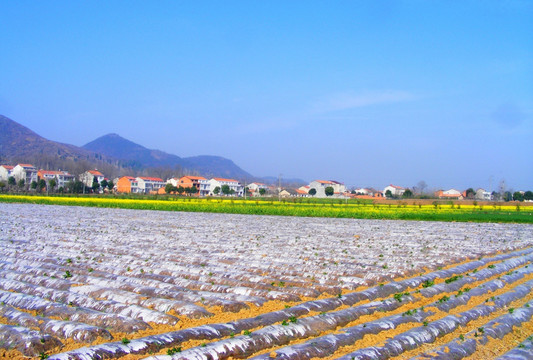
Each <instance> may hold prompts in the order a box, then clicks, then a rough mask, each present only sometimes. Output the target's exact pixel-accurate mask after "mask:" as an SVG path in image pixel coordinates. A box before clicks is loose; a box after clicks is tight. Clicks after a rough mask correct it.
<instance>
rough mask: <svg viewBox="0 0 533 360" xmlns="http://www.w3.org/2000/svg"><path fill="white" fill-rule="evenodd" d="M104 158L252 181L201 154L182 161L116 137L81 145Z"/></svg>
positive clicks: (226, 161) (230, 166) (231, 164)
mask: <svg viewBox="0 0 533 360" xmlns="http://www.w3.org/2000/svg"><path fill="white" fill-rule="evenodd" d="M83 148H84V149H87V150H91V151H94V152H97V153H99V154H102V155H104V156H109V157H113V158H115V159H119V160H121V161H122V162H123V164H124V165H127V166H131V167H134V168H136V167H140V168H146V167H171V168H176V167H180V168H182V169H188V170H191V171H195V172H197V173H198V174H201V175H203V176H207V177H209V176H224V177H233V178H237V179H244V178H251V177H252V175H250V174H249V173H247V172H246V171H244V170H243V169H241V168H240V167H238V166H237V165H235V163H234V162H233V161H231V160H229V159H226V158H223V157H220V156H210V155H201V156H193V157H186V158H181V157H179V156H177V155H173V154H168V153H166V152H163V151H160V150H152V149H147V148H145V147H144V146H142V145H139V144H136V143H134V142H132V141H130V140H127V139H124V138H123V137H121V136H119V135H117V134H107V135H104V136H101V137H99V138H98V139H96V140H93V141H91V142H90V143H88V144H85V145H84V146H83Z"/></svg>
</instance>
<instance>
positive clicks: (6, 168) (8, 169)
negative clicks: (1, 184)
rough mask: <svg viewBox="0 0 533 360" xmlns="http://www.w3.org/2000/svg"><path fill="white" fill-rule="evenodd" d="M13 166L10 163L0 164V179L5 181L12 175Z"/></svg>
mask: <svg viewBox="0 0 533 360" xmlns="http://www.w3.org/2000/svg"><path fill="white" fill-rule="evenodd" d="M13 168H14V166H11V165H0V181H5V182H6V183H7V181H8V180H9V178H10V177H12V176H13Z"/></svg>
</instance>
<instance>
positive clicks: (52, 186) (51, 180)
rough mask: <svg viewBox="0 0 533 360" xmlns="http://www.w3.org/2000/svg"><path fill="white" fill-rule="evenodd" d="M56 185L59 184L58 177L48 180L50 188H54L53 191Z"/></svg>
mask: <svg viewBox="0 0 533 360" xmlns="http://www.w3.org/2000/svg"><path fill="white" fill-rule="evenodd" d="M56 185H57V183H56V179H50V180H48V186H50V190H52V192H53V191H54V188H55V187H56Z"/></svg>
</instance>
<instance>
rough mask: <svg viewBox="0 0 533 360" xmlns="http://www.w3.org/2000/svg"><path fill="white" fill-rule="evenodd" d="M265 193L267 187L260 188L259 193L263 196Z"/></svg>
mask: <svg viewBox="0 0 533 360" xmlns="http://www.w3.org/2000/svg"><path fill="white" fill-rule="evenodd" d="M265 194H266V189H264V188H261V189H259V195H261V196H263V195H265Z"/></svg>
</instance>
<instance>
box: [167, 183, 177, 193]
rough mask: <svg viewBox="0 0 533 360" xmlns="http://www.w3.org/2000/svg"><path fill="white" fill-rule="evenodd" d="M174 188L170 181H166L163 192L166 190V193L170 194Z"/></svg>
mask: <svg viewBox="0 0 533 360" xmlns="http://www.w3.org/2000/svg"><path fill="white" fill-rule="evenodd" d="M174 189H175V186H174V185H172V184H171V183H167V184H166V185H165V192H166V193H167V194H170V193H171V192H173V191H175V190H174Z"/></svg>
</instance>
